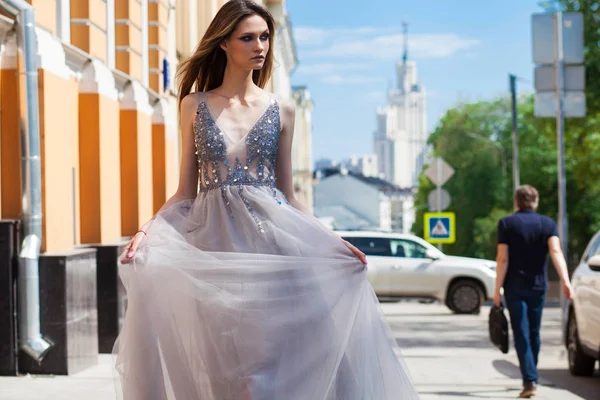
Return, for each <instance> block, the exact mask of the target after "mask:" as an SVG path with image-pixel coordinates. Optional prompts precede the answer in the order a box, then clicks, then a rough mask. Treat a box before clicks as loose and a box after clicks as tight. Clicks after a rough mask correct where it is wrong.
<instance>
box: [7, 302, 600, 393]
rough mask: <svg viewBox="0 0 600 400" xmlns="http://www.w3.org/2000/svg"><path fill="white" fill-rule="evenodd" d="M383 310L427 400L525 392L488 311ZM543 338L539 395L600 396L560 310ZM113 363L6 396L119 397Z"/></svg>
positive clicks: (24, 382)
mask: <svg viewBox="0 0 600 400" xmlns="http://www.w3.org/2000/svg"><path fill="white" fill-rule="evenodd" d="M382 308H383V310H384V312H385V314H386V316H387V318H388V321H389V323H390V326H391V327H392V330H393V331H394V336H395V337H396V338H397V340H398V343H399V344H400V346H401V348H402V354H403V357H404V358H405V360H406V362H407V364H408V367H409V369H410V372H411V375H412V377H413V380H414V382H415V384H416V386H417V388H418V390H419V392H420V393H421V396H422V397H421V398H422V399H423V400H434V399H436V400H439V399H443V400H466V399H495V400H499V399H514V398H516V397H517V395H518V393H519V391H520V389H521V377H520V373H519V368H518V362H517V357H516V354H515V353H514V349H512V348H511V351H510V352H509V354H507V355H504V354H502V353H500V351H498V350H496V349H494V348H493V347H491V345H490V343H489V340H488V336H487V335H488V333H487V314H488V311H489V309H488V308H485V309H484V310H483V311H482V313H481V315H478V316H473V315H453V314H451V313H450V312H449V311H448V310H447V309H446V308H445V307H444V306H442V305H438V304H418V303H415V302H402V303H384V304H382ZM542 341H543V344H542V353H541V355H540V366H539V367H540V376H541V382H540V383H541V387H540V389H539V391H538V396H537V397H536V399H537V400H580V399H585V400H594V399H599V398H600V376H596V377H594V378H576V377H572V376H571V375H570V374H569V371H568V368H567V360H566V353H565V350H564V347H563V346H562V344H561V333H560V309H558V308H547V309H546V310H545V312H544V320H543V327H542ZM511 346H512V343H511ZM111 363H112V357H111V356H101V357H100V363H99V365H98V366H96V367H94V368H90V369H87V370H85V371H84V372H82V373H79V374H77V375H74V376H71V377H45V376H43V377H42V376H39V377H19V378H12V377H8V378H7V377H0V400H46V399H51V400H114V399H115V392H114V382H113V372H112V368H111V365H112V364H111ZM597 375H598V374H597ZM398 399H400V400H401V399H402V396H401V395H400V396H399V397H398ZM184 400H188V399H184ZM190 400H191V399H190ZM276 400H285V399H276ZM307 400H312V399H307ZM369 400H377V399H369Z"/></svg>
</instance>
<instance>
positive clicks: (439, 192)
mask: <svg viewBox="0 0 600 400" xmlns="http://www.w3.org/2000/svg"><path fill="white" fill-rule="evenodd" d="M437 182H438V183H437V197H438V209H437V210H436V211H437V212H442V185H441V184H440V182H442V158H441V157H438V158H437ZM437 247H438V249H439V250H440V251H443V249H444V245H443V244H441V243H438V246H437Z"/></svg>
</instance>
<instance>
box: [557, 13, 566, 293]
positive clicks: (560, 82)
mask: <svg viewBox="0 0 600 400" xmlns="http://www.w3.org/2000/svg"><path fill="white" fill-rule="evenodd" d="M555 21H556V22H555V23H556V29H555V32H556V37H555V41H554V42H555V44H556V52H555V54H556V58H555V60H556V61H555V69H554V71H555V79H556V135H557V144H558V227H559V233H560V241H561V244H562V248H563V253H564V255H565V258H566V259H567V248H568V246H567V242H568V227H567V185H566V181H567V178H566V173H565V114H564V64H565V63H564V54H563V50H564V49H563V14H562V12H560V11H559V12H557V13H556V17H555ZM561 293H562V292H561Z"/></svg>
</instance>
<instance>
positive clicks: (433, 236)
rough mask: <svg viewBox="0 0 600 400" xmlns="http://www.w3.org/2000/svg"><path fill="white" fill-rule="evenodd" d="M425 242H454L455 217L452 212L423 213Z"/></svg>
mask: <svg viewBox="0 0 600 400" xmlns="http://www.w3.org/2000/svg"><path fill="white" fill-rule="evenodd" d="M424 219H425V229H424V231H425V240H426V241H428V242H429V243H433V244H451V243H454V242H456V217H455V215H454V213H453V212H435V213H425V218H424Z"/></svg>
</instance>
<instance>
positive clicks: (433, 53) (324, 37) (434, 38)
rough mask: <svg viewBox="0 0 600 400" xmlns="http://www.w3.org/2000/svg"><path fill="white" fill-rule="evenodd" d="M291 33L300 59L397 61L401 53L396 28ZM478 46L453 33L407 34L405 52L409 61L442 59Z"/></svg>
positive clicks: (308, 29)
mask: <svg viewBox="0 0 600 400" xmlns="http://www.w3.org/2000/svg"><path fill="white" fill-rule="evenodd" d="M294 33H295V35H298V36H296V42H297V43H298V45H299V47H300V48H301V55H302V56H303V57H318V58H328V59H330V58H350V57H356V58H360V59H373V58H376V59H380V60H397V59H399V58H401V57H402V52H403V50H404V35H403V34H402V33H400V32H398V30H397V29H396V28H385V27H383V28H373V27H358V28H355V29H350V28H333V29H322V28H313V27H299V28H296V30H295V32H294ZM480 43H481V42H480V41H479V40H477V39H470V38H465V37H461V36H459V35H458V34H455V33H427V34H411V35H409V37H408V51H409V54H410V56H411V58H444V57H449V56H452V55H454V54H456V53H458V52H459V51H462V50H470V49H472V48H473V47H475V46H477V45H479V44H480Z"/></svg>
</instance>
